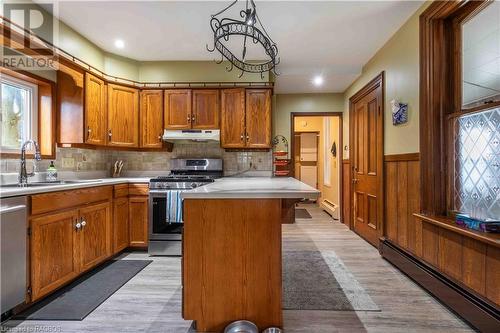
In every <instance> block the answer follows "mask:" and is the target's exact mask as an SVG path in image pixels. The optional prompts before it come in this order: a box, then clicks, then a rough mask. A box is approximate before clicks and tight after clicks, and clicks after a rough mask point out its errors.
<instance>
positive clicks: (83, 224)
mask: <svg viewBox="0 0 500 333" xmlns="http://www.w3.org/2000/svg"><path fill="white" fill-rule="evenodd" d="M80 223H81V225H82V228H83V227H85V226H86V225H87V221H85V220H84V219H83V217H81V218H80Z"/></svg>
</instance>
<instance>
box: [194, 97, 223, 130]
mask: <svg viewBox="0 0 500 333" xmlns="http://www.w3.org/2000/svg"><path fill="white" fill-rule="evenodd" d="M219 112H220V110H219V90H216V89H203V90H193V115H192V117H191V121H192V124H193V128H197V129H217V128H219Z"/></svg>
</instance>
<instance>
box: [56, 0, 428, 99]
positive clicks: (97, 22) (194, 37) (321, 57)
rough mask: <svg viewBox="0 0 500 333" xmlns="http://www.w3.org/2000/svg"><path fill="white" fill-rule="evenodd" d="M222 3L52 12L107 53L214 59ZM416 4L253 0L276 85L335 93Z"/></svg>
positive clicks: (65, 6)
mask: <svg viewBox="0 0 500 333" xmlns="http://www.w3.org/2000/svg"><path fill="white" fill-rule="evenodd" d="M240 2H241V4H239V6H244V0H243V1H242V0H240ZM229 3H230V1H229V0H228V1H197V2H195V1H127V2H124V1H60V2H59V6H58V12H59V17H60V19H61V20H62V21H63V22H65V23H66V24H68V25H69V26H71V27H72V28H74V29H75V30H76V31H78V32H80V33H81V34H82V35H84V36H85V37H86V38H88V39H89V40H91V41H92V42H94V43H95V44H97V45H98V46H99V47H101V48H102V49H104V50H106V51H108V52H111V53H115V54H118V55H121V56H125V57H128V58H131V59H135V60H140V61H150V60H214V59H219V56H217V55H216V54H215V53H209V52H208V51H207V50H206V48H205V45H206V44H207V43H209V44H210V41H211V40H212V34H211V30H210V25H209V20H210V15H211V14H213V13H215V12H217V11H219V10H220V9H222V8H224V7H225V6H226V5H227V4H229ZM421 3H422V2H421V1H363V2H361V1H314V2H313V1H266V0H256V5H257V11H258V14H259V16H260V18H261V21H262V23H263V24H264V27H265V28H266V30H267V32H268V33H269V34H270V36H271V38H272V39H273V40H274V41H276V43H277V44H278V48H279V55H280V57H281V64H280V65H279V67H278V71H279V72H280V73H281V75H280V76H278V78H277V85H276V91H277V92H278V93H310V92H343V91H344V90H345V89H346V88H347V87H348V86H349V85H350V84H351V83H352V82H353V81H354V80H355V79H356V78H357V77H358V76H359V74H360V73H361V69H362V66H363V65H364V64H365V63H366V62H367V61H368V60H369V59H370V58H371V57H372V56H373V55H374V54H375V52H376V51H377V50H378V49H379V48H380V47H381V46H382V45H383V44H384V43H385V42H386V41H387V40H388V39H389V38H390V37H391V36H392V35H393V34H394V33H395V32H396V31H397V29H398V28H399V27H400V26H401V25H402V24H403V23H404V22H405V21H406V20H407V19H408V17H409V16H410V15H411V14H412V13H413V12H414V11H415V10H416V9H417V8H418V7H419V6H420V5H421ZM232 13H235V12H232ZM117 38H121V39H123V40H124V41H125V44H126V46H125V48H124V49H122V50H118V49H116V48H115V46H114V40H115V39H117ZM255 54H256V53H254V56H255ZM251 56H252V53H251V52H250V55H249V57H248V58H251ZM221 66H222V65H221ZM315 75H323V77H324V81H325V82H324V85H323V86H322V87H321V88H318V87H314V86H313V85H312V83H311V80H312V78H313V77H314V76H315Z"/></svg>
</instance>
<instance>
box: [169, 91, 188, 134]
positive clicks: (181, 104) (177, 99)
mask: <svg viewBox="0 0 500 333" xmlns="http://www.w3.org/2000/svg"><path fill="white" fill-rule="evenodd" d="M165 128H166V129H173V130H175V129H188V128H191V90H189V89H177V90H165Z"/></svg>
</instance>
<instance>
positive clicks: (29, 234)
mask: <svg viewBox="0 0 500 333" xmlns="http://www.w3.org/2000/svg"><path fill="white" fill-rule="evenodd" d="M26 232H27V234H28V236H31V227H28V230H27V231H26Z"/></svg>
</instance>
